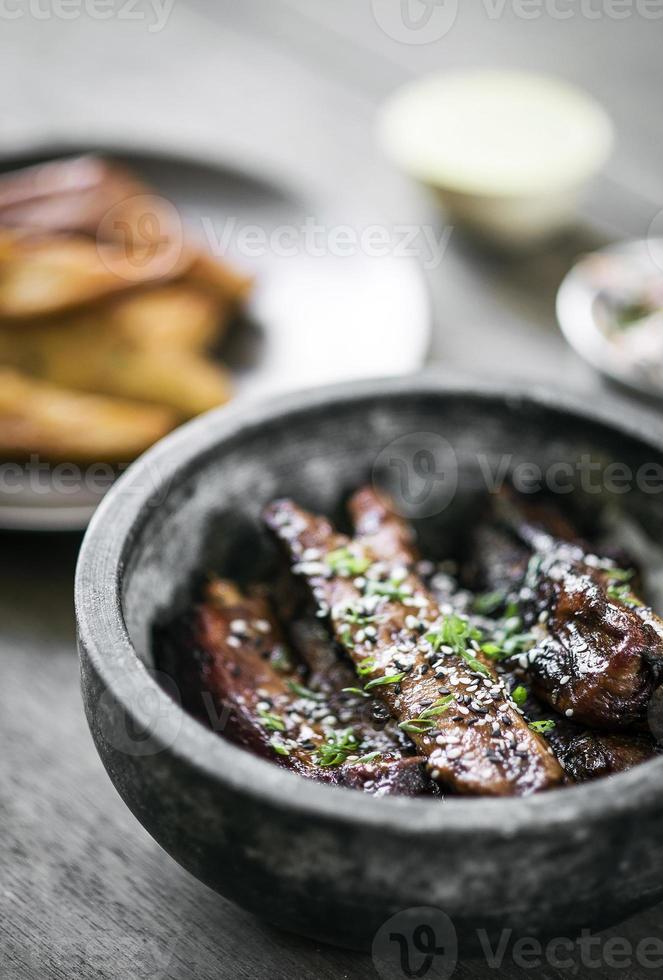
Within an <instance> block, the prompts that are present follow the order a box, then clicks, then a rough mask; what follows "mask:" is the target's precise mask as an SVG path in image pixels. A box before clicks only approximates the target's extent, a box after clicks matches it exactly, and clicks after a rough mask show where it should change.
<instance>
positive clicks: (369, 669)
mask: <svg viewBox="0 0 663 980" xmlns="http://www.w3.org/2000/svg"><path fill="white" fill-rule="evenodd" d="M376 667H377V663H376V662H375V660H374V659H373V657H364V659H363V660H360V661H359V663H358V664H357V666H356V668H355V669H356V671H357V673H358V674H359V676H360V677H366V676H367V675H368V674H372V673H373V671H374V670H375V668H376Z"/></svg>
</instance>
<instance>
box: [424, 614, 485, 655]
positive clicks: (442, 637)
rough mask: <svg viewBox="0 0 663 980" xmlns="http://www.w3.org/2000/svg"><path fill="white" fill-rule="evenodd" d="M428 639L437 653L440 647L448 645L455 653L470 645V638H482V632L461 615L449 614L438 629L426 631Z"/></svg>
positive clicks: (459, 652)
mask: <svg viewBox="0 0 663 980" xmlns="http://www.w3.org/2000/svg"><path fill="white" fill-rule="evenodd" d="M426 639H427V640H428V642H429V643H430V644H431V646H432V647H433V650H434V651H435V652H436V653H437V651H438V650H439V649H440V647H443V646H448V647H451V649H452V650H453V651H454V653H458V654H462V653H463V652H464V650H465V648H466V647H467V646H468V644H469V642H470V640H480V639H481V633H480V632H479V630H478V629H476V628H475V627H473V626H470V624H469V623H468V622H467V620H465V619H461V618H460V616H456V615H451V616H447V617H446V619H444V621H443V622H442V625H441V626H440V627H438V629H435V630H431V631H430V632H429V633H426Z"/></svg>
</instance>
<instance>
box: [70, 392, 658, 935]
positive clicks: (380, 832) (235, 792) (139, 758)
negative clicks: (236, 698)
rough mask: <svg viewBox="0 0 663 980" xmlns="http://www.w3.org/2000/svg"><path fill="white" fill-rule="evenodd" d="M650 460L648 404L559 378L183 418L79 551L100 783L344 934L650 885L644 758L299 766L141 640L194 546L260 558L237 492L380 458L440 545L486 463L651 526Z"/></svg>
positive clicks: (228, 887) (617, 895)
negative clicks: (223, 712) (492, 772)
mask: <svg viewBox="0 0 663 980" xmlns="http://www.w3.org/2000/svg"><path fill="white" fill-rule="evenodd" d="M582 460H585V461H587V460H588V461H589V463H588V464H587V465H588V466H589V469H590V470H591V473H592V475H591V478H590V479H585V478H581V476H580V475H579V474H580V468H579V467H580V463H581V461H582ZM662 464H663V427H662V426H661V425H660V424H659V425H658V427H656V426H655V425H654V424H653V423H652V417H651V416H643V415H642V414H640V413H639V412H637V411H635V410H633V409H624V410H621V409H620V410H619V412H614V411H613V413H612V416H610V415H608V413H607V412H603V413H602V412H601V411H599V410H598V409H597V408H596V407H595V406H588V405H584V404H582V403H580V402H576V401H573V400H571V399H569V398H567V397H566V396H562V395H560V394H559V393H558V392H555V393H547V392H545V391H542V390H539V389H523V390H521V391H514V390H513V387H512V386H510V387H508V388H507V387H506V386H504V385H502V386H500V385H495V386H490V385H485V384H482V385H479V384H467V383H462V382H453V383H442V382H440V381H439V380H435V379H434V378H430V377H426V376H420V377H418V378H414V379H412V378H410V379H399V380H388V381H380V382H365V383H364V382H362V383H353V384H351V385H344V386H335V387H333V388H328V389H323V390H319V391H316V392H309V393H302V394H296V395H290V396H288V397H286V398H284V399H281V400H278V401H273V402H271V403H269V404H265V405H261V406H246V405H244V406H239V405H238V406H236V407H233V408H231V409H223V410H219V411H214V412H212V413H210V414H208V415H207V416H204V417H202V418H200V419H197V420H195V421H193V422H191V423H190V424H188V425H186V426H184V427H183V428H181V429H180V430H178V431H177V432H175V433H173V434H171V435H170V436H168V437H167V438H166V439H164V440H163V441H162V442H161V443H159V444H158V445H157V446H155V447H154V448H153V449H151V450H150V451H149V452H148V453H147V454H146V455H145V456H143V457H142V458H141V459H140V460H139V461H138V462H136V463H135V464H134V465H133V466H132V467H131V468H130V469H129V470H128V471H127V473H126V474H125V475H124V476H123V477H122V478H121V479H120V480H119V481H118V483H117V484H116V485H115V487H114V488H113V490H112V491H111V492H110V493H109V495H108V496H107V498H106V499H105V500H104V502H103V503H102V505H101V506H100V507H99V509H98V511H97V513H96V515H95V517H94V519H93V521H92V523H91V525H90V528H89V531H88V533H87V536H86V538H85V542H84V544H83V547H82V551H81V555H80V561H79V565H78V571H77V581H76V612H77V622H78V637H79V650H80V660H81V672H82V690H83V698H84V702H85V709H86V713H87V718H88V722H89V725H90V730H91V732H92V736H93V738H94V741H95V744H96V746H97V749H98V752H99V754H100V756H101V759H102V761H103V763H104V765H105V767H106V769H107V771H108V774H109V775H110V777H111V779H112V781H113V783H114V784H115V786H116V788H117V790H118V792H119V793H120V795H121V796H122V798H123V799H124V801H125V802H126V804H127V805H128V806H129V808H130V809H131V810H132V811H133V813H134V814H135V816H136V817H137V818H138V820H139V821H140V822H141V823H142V825H143V826H144V827H145V828H146V829H147V831H148V832H149V833H150V834H151V835H152V836H153V837H154V838H155V840H157V841H158V842H159V843H160V844H161V846H162V847H163V848H165V850H166V851H167V852H168V853H169V854H171V855H172V857H174V858H175V860H177V861H178V862H179V863H180V864H181V865H183V866H184V867H185V868H186V869H187V870H188V871H190V872H191V873H192V874H193V875H195V876H196V877H197V878H199V879H200V880H202V881H203V882H205V883H206V884H207V885H209V886H210V887H211V888H213V889H216V890H217V891H218V892H219V893H221V894H222V895H224V896H226V897H227V898H229V899H231V900H232V901H234V902H236V903H238V904H239V905H241V906H242V907H244V908H245V909H248V910H250V911H251V912H253V913H255V914H256V915H258V916H260V917H262V918H264V919H265V920H268V921H269V922H271V923H272V924H275V925H277V926H279V927H283V928H284V929H287V930H291V931H293V932H297V933H300V934H303V935H306V936H309V937H313V938H315V939H316V940H320V941H325V942H330V943H334V944H338V945H342V946H346V947H350V948H357V949H365V948H369V947H370V946H371V943H372V942H373V941H374V939H375V937H376V935H377V940H375V941H376V942H378V944H379V943H380V942H384V941H385V940H384V936H385V930H384V928H382V929H381V927H384V924H385V923H386V922H387V920H389V919H390V917H392V916H394V915H396V914H398V913H400V917H399V919H397V920H395V921H397V922H398V923H400V926H401V927H402V926H403V923H406V924H407V923H410V924H412V923H414V922H416V921H418V920H419V918H420V917H421V916H422V915H423V916H424V917H425V916H426V915H427V914H437V913H426V912H421V909H422V908H428V909H430V908H437V909H439V910H442V913H443V914H444V915H445V916H446V917H448V919H445V921H446V922H447V923H448V926H449V930H450V931H451V932H452V933H453V936H454V937H455V938H454V941H456V939H457V940H458V941H460V943H461V944H462V945H463V946H464V947H467V948H468V949H469V948H474V947H475V946H476V945H477V939H478V936H480V935H483V933H480V930H485V932H486V934H487V936H488V937H498V936H499V934H500V932H501V930H503V929H512V930H513V931H514V934H517V935H530V936H535V935H542V934H543V935H549V934H554V935H557V936H561V935H564V936H575V935H576V934H577V932H578V930H579V929H580V928H581V927H598V926H604V925H608V924H610V923H612V922H615V921H619V920H621V919H622V918H624V917H626V916H627V915H629V914H630V913H632V912H634V911H636V910H638V909H640V908H642V907H644V906H646V905H649V904H653V903H654V902H656V901H658V900H659V899H661V898H662V897H663V820H662V819H661V813H662V809H663V758H660V759H654V760H652V761H649V762H647V763H645V764H644V765H641V766H640V767H639V768H637V769H634V770H632V771H631V772H628V773H625V774H622V775H618V776H613V777H610V778H608V779H604V780H599V781H597V782H595V783H592V784H585V785H581V786H577V787H571V788H563V789H557V790H553V791H551V792H547V793H544V794H541V795H538V796H533V797H529V798H525V799H515V798H510V799H463V798H459V797H457V798H453V797H448V798H446V799H445V800H444V801H440V800H436V799H433V798H431V799H426V798H417V799H409V798H375V797H371V796H368V795H364V794H361V793H359V792H357V791H353V790H348V789H342V788H336V787H329V786H324V785H319V784H316V783H314V782H309V781H307V780H304V779H302V778H301V777H299V776H297V775H295V774H293V773H290V772H287V771H285V770H284V769H281V768H279V767H278V766H277V765H274V764H271V763H269V762H266V761H264V760H262V759H259V758H256V757H254V756H252V755H250V754H248V753H247V752H245V751H244V750H242V749H240V748H237V747H235V746H234V745H231V744H230V743H228V742H226V741H224V739H223V737H221V736H219V735H218V734H216V733H214V732H213V731H211V730H209V729H207V728H205V727H203V725H201V724H200V723H199V722H198V721H196V720H195V719H194V718H193V717H190V716H189V715H187V714H186V713H185V712H184V711H183V710H182V709H181V707H180V705H179V704H178V703H177V690H176V689H174V686H173V685H172V683H171V682H170V681H169V679H168V678H164V677H162V676H160V675H159V672H158V671H157V670H155V669H154V666H153V651H152V641H153V634H154V630H155V627H158V625H159V624H160V623H163V621H164V620H165V619H168V618H169V617H170V616H172V614H173V613H174V612H176V611H177V610H181V609H184V608H185V607H186V604H187V603H188V602H189V601H190V597H191V590H192V588H193V587H194V584H195V583H196V581H199V579H200V576H201V575H203V574H204V573H206V572H208V571H209V570H215V571H220V572H222V573H227V574H229V575H232V576H237V577H238V578H239V579H242V578H250V577H251V576H260V575H263V574H265V572H266V570H267V569H268V568H269V566H270V562H271V561H272V560H273V550H272V545H271V543H270V542H269V541H268V540H267V538H266V536H265V535H264V533H263V532H262V530H261V527H260V523H259V514H260V511H261V509H262V507H263V506H264V505H265V504H266V503H267V502H268V501H269V500H271V499H272V498H274V497H275V496H277V495H292V496H293V497H295V498H297V500H299V501H300V502H301V503H302V504H304V505H305V506H308V507H311V508H315V509H317V510H319V511H321V512H325V513H327V514H330V515H331V516H338V515H339V514H340V513H341V505H342V501H343V499H344V498H345V497H346V496H347V494H348V493H349V492H350V491H351V490H352V489H353V488H354V487H356V486H357V485H359V484H360V483H361V482H362V481H365V480H367V479H368V480H369V479H371V478H374V479H376V480H379V481H383V482H385V483H386V485H387V488H388V489H389V490H390V492H391V493H392V494H394V496H395V497H396V500H397V503H399V504H400V505H401V507H402V509H403V511H404V513H406V514H408V515H409V516H412V517H414V518H416V521H415V522H416V524H417V527H418V530H419V535H420V541H421V543H422V545H423V550H424V552H427V553H428V554H430V555H431V556H432V557H441V556H442V555H444V554H445V553H447V551H448V549H450V548H452V547H453V542H454V541H455V540H456V539H457V537H458V532H459V529H462V528H463V527H464V526H467V522H468V521H470V520H472V515H473V508H475V507H476V506H477V501H478V500H479V498H481V497H482V496H485V493H486V491H487V490H491V489H493V490H494V489H495V486H496V482H499V480H500V479H503V478H504V475H505V472H506V471H507V470H509V471H510V472H511V473H513V474H519V479H521V478H522V479H525V478H526V477H527V478H528V479H529V478H530V477H531V475H532V473H534V474H536V468H537V467H538V469H539V470H540V471H541V473H542V474H543V475H542V480H543V482H544V483H547V484H553V483H554V484H555V486H553V487H550V486H549V487H548V489H557V491H558V492H560V493H566V494H567V496H568V495H569V493H570V491H571V490H572V491H573V493H572V495H573V499H574V501H576V502H577V503H578V504H579V505H582V506H587V507H589V508H595V507H596V506H597V505H598V503H601V504H603V503H606V502H613V503H614V502H616V503H617V504H618V506H619V508H620V513H622V514H624V515H625V519H628V520H629V521H637V522H639V523H640V524H641V525H643V526H644V527H646V528H647V531H648V533H649V535H650V537H651V538H652V540H655V541H656V540H658V541H661V540H663V507H661V486H660V484H661V477H660V473H661V472H663V470H656V467H657V466H658V467H661V465H662ZM628 472H630V474H631V477H630V484H629V485H628V487H627V488H626V491H624V489H623V487H624V481H625V479H626V477H625V474H628ZM655 472H659V487H658V492H657V491H656V490H655V488H654V480H653V474H654V473H655ZM527 474H529V477H528V476H527ZM620 474H621V475H620ZM613 484H614V485H613ZM619 488H621V489H619ZM484 938H485V937H484ZM386 941H388V940H386Z"/></svg>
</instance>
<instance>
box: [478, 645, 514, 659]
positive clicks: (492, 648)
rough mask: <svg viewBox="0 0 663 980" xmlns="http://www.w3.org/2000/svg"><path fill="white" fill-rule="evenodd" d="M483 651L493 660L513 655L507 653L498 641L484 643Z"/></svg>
mask: <svg viewBox="0 0 663 980" xmlns="http://www.w3.org/2000/svg"><path fill="white" fill-rule="evenodd" d="M481 651H482V653H485V654H486V656H487V657H490V659H491V660H505V659H506V658H507V657H510V656H511V654H510V653H507V651H506V650H505V649H504V648H503V647H501V646H499V645H498V644H497V643H482V644H481Z"/></svg>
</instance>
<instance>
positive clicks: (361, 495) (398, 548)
mask: <svg viewBox="0 0 663 980" xmlns="http://www.w3.org/2000/svg"><path fill="white" fill-rule="evenodd" d="M348 510H349V511H350V516H351V517H352V524H353V527H354V530H355V536H356V537H357V539H359V540H360V541H361V543H362V544H363V546H364V547H365V548H368V549H369V550H370V552H371V554H372V555H373V557H374V558H376V559H378V560H379V561H401V562H403V564H405V565H413V564H414V563H415V562H416V560H417V558H418V557H419V555H418V551H417V547H416V543H415V535H414V532H413V530H412V527H411V525H410V524H409V523H408V522H407V521H406V520H404V519H403V518H402V517H400V516H399V515H398V514H397V513H396V512H395V511H394V510H392V509H391V508H390V507H389V506H388V504H387V502H386V501H385V500H384V498H383V497H381V496H380V495H379V494H378V493H376V491H375V490H374V489H373V488H372V487H368V486H367V487H362V488H361V489H360V490H357V491H356V493H354V494H353V495H352V497H351V498H350V501H349V503H348Z"/></svg>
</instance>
